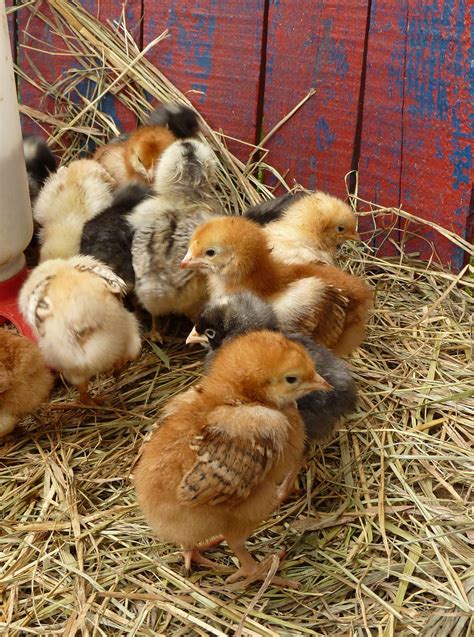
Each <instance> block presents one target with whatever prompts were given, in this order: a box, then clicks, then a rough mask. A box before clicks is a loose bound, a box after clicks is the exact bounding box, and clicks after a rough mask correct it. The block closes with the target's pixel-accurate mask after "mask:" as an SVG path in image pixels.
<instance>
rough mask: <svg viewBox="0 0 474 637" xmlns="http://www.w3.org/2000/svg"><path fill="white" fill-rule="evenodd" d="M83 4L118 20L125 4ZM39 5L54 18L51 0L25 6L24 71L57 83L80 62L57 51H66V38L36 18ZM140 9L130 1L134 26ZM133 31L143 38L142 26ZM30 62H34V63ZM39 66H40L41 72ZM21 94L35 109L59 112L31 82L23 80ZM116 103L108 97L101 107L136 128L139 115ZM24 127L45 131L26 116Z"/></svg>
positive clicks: (21, 25)
mask: <svg viewBox="0 0 474 637" xmlns="http://www.w3.org/2000/svg"><path fill="white" fill-rule="evenodd" d="M81 5H82V6H83V7H84V9H86V10H87V11H90V12H91V13H93V14H94V15H95V16H96V17H98V18H99V19H100V20H102V21H104V22H113V21H114V20H118V19H119V18H120V16H121V12H122V5H121V3H118V2H114V0H83V1H82V2H81ZM38 8H39V10H40V11H41V12H42V13H44V14H45V15H47V16H49V17H52V16H51V10H50V8H49V6H48V2H47V1H45V0H43V2H40V3H37V4H35V5H31V6H30V7H29V6H28V5H25V6H24V7H22V8H21V9H20V10H19V12H18V17H17V20H18V33H19V47H18V52H17V59H18V64H19V65H20V66H21V68H22V69H23V70H24V72H25V73H26V74H27V75H28V76H30V77H32V78H33V79H34V78H35V76H36V73H37V72H39V73H40V74H41V75H43V76H44V78H45V79H46V80H47V81H51V82H53V81H55V80H57V79H59V78H60V77H61V76H62V75H63V73H65V72H66V71H67V70H68V69H69V68H71V67H73V66H77V64H75V63H74V61H73V59H72V58H71V56H70V55H61V54H56V51H57V50H61V51H66V50H67V48H66V46H65V44H64V42H63V40H62V39H61V38H60V37H59V36H56V35H55V34H54V33H52V31H51V29H49V28H47V27H46V25H45V23H44V22H43V21H42V20H35V19H34V18H32V17H31V16H32V13H31V11H36V10H37V9H38ZM30 9H31V10H30ZM140 12H141V6H140V3H139V2H129V3H128V4H127V7H126V19H127V24H128V25H129V26H130V27H131V26H132V25H134V24H137V25H138V24H139V23H140ZM131 30H132V33H133V35H134V36H135V37H136V38H137V41H139V38H140V29H139V27H138V28H135V30H133V29H131ZM32 36H33V37H32ZM22 45H26V46H32V47H35V49H41V50H40V51H37V50H35V51H31V50H29V49H27V48H26V46H22ZM53 51H54V52H55V55H54V56H53V55H51V54H50V53H49V52H53ZM30 61H33V65H32V64H31V62H30ZM35 69H37V71H36V70H35ZM80 90H81V91H82V92H83V93H84V94H87V85H86V83H85V82H84V83H81V86H80ZM20 96H21V101H22V102H23V103H25V104H27V105H28V106H31V107H32V108H36V109H38V110H42V111H46V112H50V113H54V112H55V105H54V101H53V100H52V99H51V98H49V97H46V98H45V97H44V96H43V94H42V92H41V90H40V89H38V88H36V87H35V86H33V85H32V84H30V83H29V82H28V81H27V80H20ZM113 102H114V100H111V99H110V98H105V100H104V101H103V103H102V104H101V107H102V108H103V110H105V111H107V112H109V113H111V114H113V116H114V119H115V121H116V123H117V124H118V126H119V128H120V129H121V130H130V129H133V128H134V127H135V126H136V118H135V116H134V115H132V114H131V113H130V111H128V109H126V108H125V107H124V106H123V105H122V104H120V103H119V102H116V103H115V104H113ZM22 128H23V132H24V133H38V134H44V133H43V131H42V128H41V127H40V126H38V125H36V124H35V123H34V122H32V121H31V120H30V119H29V118H27V117H25V116H23V117H22ZM45 130H46V131H48V130H49V129H48V127H47V126H45Z"/></svg>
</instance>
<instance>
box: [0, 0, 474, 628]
mask: <svg viewBox="0 0 474 637" xmlns="http://www.w3.org/2000/svg"><path fill="white" fill-rule="evenodd" d="M49 5H50V6H51V8H52V9H53V17H52V18H46V17H45V16H44V15H43V14H42V13H41V6H42V5H41V3H30V5H29V6H27V7H26V8H24V9H22V10H25V11H30V12H31V15H32V20H33V19H34V20H41V19H45V20H46V19H48V20H50V25H51V28H54V29H55V30H56V31H57V32H58V33H60V34H61V33H63V36H64V42H65V43H66V44H67V47H69V49H70V51H71V52H73V53H74V55H75V59H76V60H77V69H76V71H74V72H71V73H69V74H68V76H67V77H65V78H59V79H58V82H57V83H56V85H55V86H51V85H48V84H47V83H46V81H45V80H42V79H41V78H35V82H37V83H38V84H39V85H40V87H41V89H42V90H43V91H44V93H45V94H46V93H48V92H49V93H50V94H54V95H59V93H61V95H62V98H61V99H59V98H58V101H57V109H56V113H55V114H54V117H52V116H45V115H44V114H41V113H37V112H31V109H28V107H26V106H24V107H23V110H24V112H28V113H29V114H30V116H32V117H34V118H35V119H36V120H37V121H39V122H40V123H41V122H45V123H46V122H47V120H48V121H49V123H51V120H52V119H54V120H55V122H53V134H52V136H53V139H54V141H55V142H56V143H57V144H58V145H59V147H61V146H62V147H63V148H64V149H65V150H66V158H67V159H70V158H71V157H73V156H74V155H76V154H78V153H79V152H81V150H83V149H84V147H85V146H86V145H87V144H88V142H89V141H90V140H92V141H99V140H100V139H103V138H104V136H105V137H108V136H109V135H111V134H113V133H114V132H116V131H114V125H113V123H112V122H111V121H110V120H109V119H108V117H107V116H105V115H103V114H102V113H101V112H100V100H97V102H96V103H94V99H95V98H96V97H97V96H98V95H100V94H101V92H106V91H108V90H110V91H112V92H114V88H117V86H118V85H119V83H116V84H114V85H112V84H113V82H114V80H116V78H117V77H119V76H120V74H121V73H123V75H122V76H121V79H120V87H122V86H123V81H124V80H125V79H127V81H128V80H129V83H128V85H127V88H126V89H125V90H122V92H121V93H120V94H119V96H118V98H119V99H121V100H123V101H124V103H126V104H127V105H128V106H129V107H130V108H132V109H133V110H134V112H136V113H137V114H138V115H139V116H140V117H144V115H145V114H146V112H147V110H149V106H148V103H147V101H146V99H145V96H144V95H145V94H144V91H145V90H146V91H148V92H149V93H150V94H151V95H152V96H153V97H156V98H157V99H159V100H170V99H178V100H180V101H186V100H185V98H184V97H183V96H182V95H181V94H179V92H178V91H177V90H176V89H175V88H174V87H173V86H172V85H171V84H170V83H169V82H168V81H167V80H166V79H165V78H163V76H161V75H160V73H159V72H158V71H157V70H156V69H155V68H153V66H152V65H151V64H150V63H149V62H147V61H146V59H145V58H141V59H138V60H137V56H138V55H139V52H138V50H135V48H134V44H133V41H132V40H131V39H130V37H129V35H128V32H127V31H126V29H125V28H124V25H123V24H122V25H121V26H120V28H119V27H112V26H111V27H104V26H101V25H99V23H97V22H96V21H95V20H94V19H93V18H92V17H91V16H89V15H88V14H87V13H86V12H85V11H83V10H82V9H80V7H79V6H78V5H76V4H74V3H73V2H60V1H59V0H51V1H50V2H49ZM33 16H34V17H33ZM66 25H68V26H66ZM79 29H81V32H82V37H81V40H80V41H79V40H78V39H77V38H76V35H77V32H78V30H79ZM114 42H115V44H114ZM40 44H41V43H36V45H35V46H38V47H40ZM124 44H126V46H125V45H124ZM156 45H157V46H159V42H158V43H157V44H156ZM91 54H93V57H92V56H91ZM86 76H87V77H88V78H89V79H91V80H94V81H93V82H91V84H89V85H88V89H87V90H90V91H95V93H94V92H92V93H88V94H87V97H83V99H82V101H81V100H80V99H78V90H79V89H78V86H79V85H78V81H79V79H83V78H84V77H86ZM83 88H84V87H83ZM82 94H83V96H84V93H82ZM66 122H69V130H68V131H67V132H66V133H65V132H64V128H67V125H66ZM208 139H209V142H210V144H211V145H212V147H213V148H214V149H215V151H216V155H217V156H218V158H219V162H220V171H219V175H220V189H221V193H220V195H221V198H222V200H223V202H224V203H225V204H226V205H227V208H228V209H231V210H241V209H242V207H243V206H244V205H246V204H247V203H249V202H252V201H256V200H257V199H258V198H259V196H260V197H261V196H263V197H269V196H271V195H270V193H269V192H268V190H267V189H266V187H265V186H263V185H262V184H260V183H259V181H258V179H257V178H256V177H255V175H257V174H258V170H259V168H261V165H256V164H257V160H255V162H254V164H253V165H250V164H249V165H247V166H244V165H242V164H240V162H238V161H237V160H236V159H235V158H233V157H232V156H231V155H230V154H229V153H228V152H227V150H226V148H225V146H224V145H223V143H222V138H221V137H220V136H219V135H217V134H216V133H214V132H213V131H211V130H210V129H208ZM255 157H257V155H256V154H255ZM262 157H264V154H260V155H258V158H259V161H260V162H262V161H264V159H263V160H262ZM249 176H250V177H249ZM246 177H249V178H248V179H247V178H246ZM352 201H353V203H354V205H355V206H356V205H357V206H358V208H360V209H362V210H364V211H365V212H364V213H363V214H364V215H365V216H369V217H370V218H371V219H374V220H375V219H377V218H378V217H380V216H383V215H385V214H387V213H390V214H395V215H397V216H399V217H400V218H401V219H402V220H404V221H406V220H407V219H410V218H411V215H409V214H408V213H405V212H403V211H394V210H392V209H381V208H377V207H376V206H373V205H370V204H368V203H367V202H362V201H360V200H358V199H357V197H353V198H352ZM418 221H419V220H418ZM408 231H409V227H408ZM441 232H442V233H443V234H444V235H445V236H447V237H448V238H450V239H451V240H452V241H453V242H454V243H456V244H457V245H459V246H460V247H464V248H466V247H467V246H466V244H465V242H464V241H463V240H462V239H460V238H456V237H455V236H453V235H451V233H449V232H448V231H442V230H441ZM365 237H366V238H367V245H366V246H365V247H362V248H360V249H357V248H350V249H347V250H346V251H345V252H344V255H343V263H344V267H348V268H349V269H350V270H352V271H353V272H355V273H357V274H359V275H361V276H364V277H366V278H367V279H368V280H369V282H370V283H371V284H372V285H373V286H374V287H375V289H376V310H375V312H374V314H373V317H372V319H371V322H370V327H369V331H368V337H367V340H366V343H365V344H364V346H363V347H362V348H361V349H360V350H358V352H357V353H356V354H355V355H353V356H352V357H351V359H350V367H351V369H352V371H353V373H354V375H355V378H356V380H357V383H358V387H359V394H360V399H359V404H358V409H357V411H356V412H355V413H354V414H353V415H351V417H350V418H349V419H348V420H347V421H346V422H345V423H344V424H343V425H342V426H341V428H340V430H339V431H338V433H337V435H336V437H335V439H334V440H333V441H331V442H330V443H329V444H328V445H326V446H325V447H324V448H319V447H318V448H315V449H314V450H313V455H312V458H311V460H310V462H309V463H308V464H307V466H306V467H305V469H304V471H303V472H302V474H301V476H300V486H301V492H300V494H299V495H296V496H293V497H292V499H290V501H289V502H288V503H287V504H286V505H285V506H284V507H282V508H281V509H280V510H279V511H278V512H276V513H275V514H274V515H273V516H272V518H271V519H269V520H268V521H267V522H266V523H265V524H264V525H262V526H261V527H260V529H259V530H258V531H257V532H256V533H254V535H253V536H252V538H251V540H250V543H249V544H250V548H251V551H252V553H253V554H255V555H256V556H257V557H259V558H263V557H266V556H267V555H270V554H271V553H273V552H275V550H276V549H279V548H283V547H285V548H286V549H287V551H288V554H287V556H286V558H285V560H284V563H283V566H282V568H281V570H282V574H283V575H284V576H287V577H291V578H292V579H297V580H299V581H300V582H301V589H300V590H297V591H292V590H283V589H278V588H275V587H273V586H272V585H271V584H270V585H269V584H268V582H265V583H264V584H262V585H261V587H260V588H259V586H258V585H254V586H253V587H251V588H249V589H248V590H245V591H238V590H230V589H229V588H228V587H226V586H225V585H224V578H225V576H226V573H214V572H209V571H206V570H205V569H203V570H200V569H199V568H196V569H195V570H194V571H193V574H192V575H191V576H190V577H184V576H183V574H182V561H181V558H180V556H179V554H178V552H177V550H176V548H175V547H172V546H168V545H161V544H160V543H158V542H157V541H155V540H154V539H153V538H152V537H151V535H150V532H149V529H148V528H147V525H146V524H145V522H144V520H143V518H142V516H141V514H140V512H139V510H138V509H137V507H136V504H135V499H134V494H133V490H132V488H131V484H130V480H129V473H130V467H131V464H132V462H133V459H134V457H135V455H136V452H137V450H138V448H139V446H140V444H141V442H142V440H143V438H144V436H145V435H146V432H147V429H148V428H149V427H150V426H151V424H152V423H153V422H154V420H155V418H156V416H157V414H158V413H159V411H160V409H161V406H162V405H163V404H164V402H165V401H166V400H167V399H168V398H169V397H170V396H172V395H174V394H176V393H178V392H180V391H182V390H183V389H184V388H186V387H187V386H189V385H190V384H191V383H193V382H194V381H195V380H196V379H197V378H198V377H199V375H200V374H201V372H202V359H203V355H202V352H200V351H194V350H189V349H188V348H186V346H184V345H183V340H184V339H183V338H182V336H183V335H184V334H185V333H186V326H184V325H181V324H180V323H179V322H177V321H173V320H172V319H171V320H170V323H169V330H168V334H170V340H169V341H168V342H167V343H166V344H165V345H164V346H163V348H162V349H161V348H158V347H157V346H156V345H154V344H151V343H148V344H146V345H145V348H144V351H143V354H142V356H141V357H140V359H139V360H138V361H136V362H135V363H134V364H133V365H131V366H130V367H129V369H128V370H127V371H126V372H125V373H124V374H123V375H122V376H121V377H120V378H119V379H118V380H113V379H111V378H109V377H104V378H101V379H97V381H96V383H97V385H96V386H97V387H99V385H100V387H101V389H106V390H107V391H108V392H109V393H110V401H109V404H108V406H107V407H105V408H79V407H77V406H74V404H72V405H71V404H68V403H71V401H74V400H75V395H74V394H73V393H72V392H69V390H68V388H67V387H66V386H65V385H62V384H61V383H59V384H58V386H57V388H56V390H55V393H54V395H53V397H52V399H51V402H50V403H49V404H48V405H45V406H44V407H43V408H42V409H41V410H40V411H39V412H38V413H37V414H36V415H35V416H32V417H29V418H27V419H25V420H24V421H23V423H22V425H21V427H20V428H19V429H18V430H17V431H16V432H15V434H14V436H12V437H11V438H9V439H7V440H5V441H3V442H2V443H0V494H1V495H0V519H1V523H0V525H1V526H0V528H1V535H0V596H1V597H0V600H1V605H0V630H1V631H2V634H5V635H11V636H12V637H13V636H16V635H30V634H31V635H64V636H71V635H97V636H99V635H137V636H138V635H140V636H141V635H143V636H145V635H150V636H152V635H167V636H168V635H173V636H175V635H176V636H177V635H185V636H188V635H189V636H190V635H203V636H204V635H206V636H207V635H234V634H235V635H262V636H270V635H327V636H337V637H339V636H346V635H347V636H352V635H354V636H361V637H362V636H366V635H367V636H368V635H380V636H389V635H424V636H426V637H427V636H430V637H439V636H441V637H443V636H445V637H448V636H449V637H458V636H462V635H465V636H467V635H468V634H470V630H472V609H473V605H474V570H473V567H472V562H473V560H472V558H473V550H472V548H473V547H472V545H473V540H474V517H473V514H472V501H471V502H470V496H471V490H472V467H473V454H472V446H471V443H472V421H473V412H474V400H473V394H474V389H473V387H474V383H473V380H474V373H473V368H472V362H471V360H472V341H471V321H472V309H473V303H472V301H473V291H474V281H473V279H472V278H469V277H468V276H467V273H466V271H463V273H462V275H453V274H451V273H449V272H447V271H443V270H442V269H440V268H437V267H435V266H427V265H426V264H423V263H420V262H416V261H410V260H409V259H407V258H405V255H403V254H401V255H400V257H399V258H397V259H393V260H384V259H382V258H379V257H377V255H376V253H374V252H373V251H372V250H371V249H370V246H371V245H372V244H373V241H372V235H370V234H366V235H365ZM463 275H464V276H463ZM461 277H462V278H461ZM211 555H212V559H214V560H216V561H219V562H220V563H222V564H223V565H228V566H229V565H231V562H230V559H231V558H230V556H229V553H228V551H227V550H226V547H225V546H223V547H218V548H215V549H213V550H212V552H211ZM276 566H277V565H276V564H275V567H276ZM471 634H472V633H471Z"/></svg>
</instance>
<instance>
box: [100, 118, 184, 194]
mask: <svg viewBox="0 0 474 637" xmlns="http://www.w3.org/2000/svg"><path fill="white" fill-rule="evenodd" d="M174 141H175V136H174V135H173V133H172V132H171V131H170V130H169V129H168V128H165V127H163V126H157V125H156V126H155V125H149V126H141V127H140V128H137V130H136V131H134V132H133V133H132V134H131V135H130V136H129V137H128V138H127V139H126V140H125V141H123V142H113V143H110V144H107V145H106V146H102V147H101V148H99V149H98V150H97V151H96V152H95V154H94V159H95V160H96V161H98V162H100V163H101V164H102V166H103V167H104V168H105V169H106V170H107V172H108V173H109V174H110V175H111V176H112V177H113V178H114V179H115V181H116V182H117V184H118V185H123V184H126V183H128V182H129V181H133V180H135V181H141V182H142V183H144V184H147V185H149V184H151V183H152V182H153V176H154V169H155V165H156V162H157V161H158V159H159V158H160V156H161V154H162V153H163V151H164V150H166V149H167V148H168V146H170V145H171V144H172V143H173V142H174Z"/></svg>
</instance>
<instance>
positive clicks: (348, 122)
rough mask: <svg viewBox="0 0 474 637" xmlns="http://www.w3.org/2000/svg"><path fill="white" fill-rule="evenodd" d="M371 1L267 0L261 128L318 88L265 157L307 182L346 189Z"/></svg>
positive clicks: (338, 190)
mask: <svg viewBox="0 0 474 637" xmlns="http://www.w3.org/2000/svg"><path fill="white" fill-rule="evenodd" d="M367 5H368V2H367V0H318V1H315V0H300V2H298V3H295V2H293V1H292V0H270V6H269V21H268V40H267V64H266V78H265V101H264V121H263V124H264V127H263V128H264V131H265V132H268V131H269V130H271V128H272V127H273V126H274V125H275V124H277V123H278V122H279V121H280V120H281V119H282V118H283V117H284V116H285V115H286V114H287V113H288V112H289V111H290V110H291V109H292V108H293V107H294V106H295V105H296V103H297V102H298V101H299V100H301V99H302V98H303V97H304V96H305V95H306V94H307V92H308V91H309V89H311V88H315V89H316V94H315V95H314V96H313V97H312V98H310V100H309V101H308V102H306V104H305V105H304V106H303V107H302V108H301V109H300V110H299V111H298V112H297V113H296V115H294V117H292V119H291V120H289V122H288V123H287V124H285V125H284V127H282V128H281V129H280V131H279V132H278V133H277V134H276V135H275V136H274V137H273V138H272V139H271V140H270V142H269V143H268V144H266V146H267V148H268V149H269V150H270V154H269V155H268V157H267V160H268V162H269V163H270V164H271V165H273V166H275V167H276V168H278V169H279V171H280V172H281V173H285V172H286V171H288V174H287V181H288V183H291V182H292V180H293V179H295V180H296V181H298V182H299V183H301V184H303V186H305V187H307V188H319V189H322V190H327V191H329V192H330V193H331V194H334V195H338V196H341V197H345V196H346V188H345V183H344V176H345V175H346V173H348V172H349V171H350V170H351V164H352V158H353V151H354V140H355V134H356V126H357V113H358V102H359V91H360V78H361V70H362V61H363V50H364V37H365V31H366V21H367Z"/></svg>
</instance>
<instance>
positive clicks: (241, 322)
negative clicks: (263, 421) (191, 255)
mask: <svg viewBox="0 0 474 637" xmlns="http://www.w3.org/2000/svg"><path fill="white" fill-rule="evenodd" d="M255 330H275V331H280V330H279V327H278V320H277V317H276V315H275V312H274V311H273V309H272V307H271V306H270V305H269V304H268V303H265V301H262V300H261V299H260V298H259V297H257V296H256V295H254V294H252V293H251V292H242V293H240V294H235V295H232V296H225V297H223V298H221V299H220V300H219V301H211V302H209V303H207V304H206V306H205V307H204V309H203V311H202V312H201V314H200V315H199V317H198V319H197V321H196V323H195V325H194V328H193V330H192V332H191V333H190V334H189V336H188V338H187V340H186V343H188V344H190V343H201V344H202V345H203V346H205V347H206V348H208V349H210V352H209V353H208V355H207V357H206V366H207V367H209V366H211V365H212V360H213V358H214V353H215V351H216V350H217V349H218V348H219V347H220V346H221V345H222V344H223V343H224V342H226V341H228V340H230V339H232V338H234V337H235V336H238V335H240V334H244V333H247V332H252V331H255ZM283 333H284V335H285V336H286V337H287V338H289V339H291V340H294V341H296V342H298V343H301V345H303V346H304V347H305V348H306V350H307V351H308V354H309V355H310V356H311V357H312V359H313V360H314V362H315V366H316V369H317V370H318V373H319V374H320V375H321V376H322V377H323V378H324V379H325V380H326V381H328V383H330V385H331V386H332V389H331V390H330V391H314V392H312V393H311V394H308V395H306V396H303V397H302V398H300V399H298V401H297V405H298V410H299V412H300V414H301V417H302V418H303V421H304V424H305V428H306V433H307V436H308V439H309V440H315V441H317V442H324V441H326V440H327V439H328V438H329V437H330V435H331V434H332V433H333V431H334V430H335V429H336V427H337V425H338V423H339V422H340V419H341V418H342V417H343V416H345V415H347V414H349V413H351V412H352V411H354V409H355V404H356V397H357V394H356V388H355V383H354V380H353V378H352V376H351V373H350V372H349V370H348V368H347V365H346V364H345V363H344V361H342V360H340V359H339V358H337V357H336V356H335V355H334V354H333V353H332V352H330V351H329V350H328V349H326V348H325V347H323V346H322V345H318V344H317V343H314V342H313V341H312V340H311V339H309V338H307V337H305V336H303V335H301V334H295V333H287V332H284V331H283Z"/></svg>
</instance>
